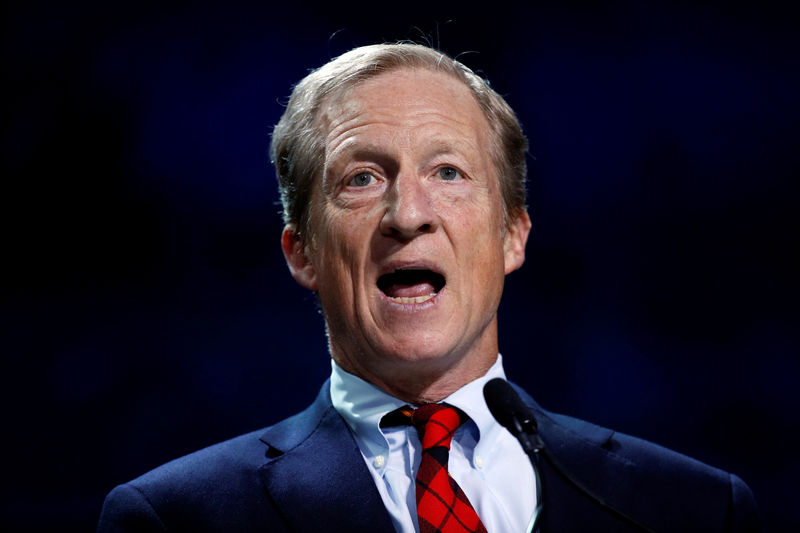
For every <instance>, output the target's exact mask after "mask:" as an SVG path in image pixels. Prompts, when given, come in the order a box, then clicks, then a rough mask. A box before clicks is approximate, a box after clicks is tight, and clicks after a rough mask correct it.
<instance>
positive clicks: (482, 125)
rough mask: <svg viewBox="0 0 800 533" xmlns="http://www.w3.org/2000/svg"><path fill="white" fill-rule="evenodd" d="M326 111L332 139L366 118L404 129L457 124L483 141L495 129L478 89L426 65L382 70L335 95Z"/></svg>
mask: <svg viewBox="0 0 800 533" xmlns="http://www.w3.org/2000/svg"><path fill="white" fill-rule="evenodd" d="M322 111H323V112H322V121H323V125H324V128H325V130H326V133H327V135H328V139H329V140H330V139H331V138H335V137H336V136H337V135H338V134H339V133H341V132H342V130H346V129H351V128H357V127H358V126H359V125H360V123H361V122H362V121H364V120H365V119H366V120H369V119H376V120H378V121H380V122H381V123H383V124H386V125H389V126H391V125H396V126H403V127H413V126H414V125H415V124H419V125H423V124H430V123H432V122H433V123H441V124H442V125H444V124H446V123H451V124H453V125H455V126H456V127H457V128H458V129H459V130H461V132H462V133H467V132H468V133H471V134H474V136H475V137H476V139H475V140H477V141H480V142H483V141H484V137H485V134H486V132H487V131H488V130H489V124H488V122H487V120H486V117H485V116H484V114H483V112H482V111H481V108H480V106H479V105H478V102H477V101H476V99H475V97H474V96H473V94H472V91H471V90H470V89H469V88H468V87H467V86H466V85H465V84H464V83H463V82H462V81H461V80H458V79H456V78H455V77H453V76H451V75H449V74H446V73H443V72H437V71H432V70H428V69H423V68H415V69H412V68H401V69H397V70H392V71H389V72H385V73H382V74H378V75H377V76H374V77H372V78H369V79H367V80H364V81H362V82H360V83H358V84H356V85H355V86H353V87H350V88H348V89H346V90H344V91H342V92H341V93H339V94H337V95H334V96H333V97H332V98H331V99H330V101H329V102H327V103H326V105H325V106H324V107H323V110H322Z"/></svg>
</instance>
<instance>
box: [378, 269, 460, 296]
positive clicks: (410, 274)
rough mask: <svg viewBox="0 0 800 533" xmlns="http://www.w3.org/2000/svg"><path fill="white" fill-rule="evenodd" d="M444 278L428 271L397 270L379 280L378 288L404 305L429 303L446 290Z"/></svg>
mask: <svg viewBox="0 0 800 533" xmlns="http://www.w3.org/2000/svg"><path fill="white" fill-rule="evenodd" d="M444 285H445V279H444V276H442V275H441V274H439V273H438V272H434V271H433V270H427V269H397V270H395V271H394V272H389V273H388V274H384V275H382V276H381V277H379V278H378V288H379V289H380V290H381V292H383V293H384V294H385V295H386V296H388V297H389V298H391V299H392V300H393V301H395V302H397V303H402V304H419V303H422V302H427V301H428V300H430V299H431V298H433V297H434V296H436V293H438V292H439V291H440V290H442V288H444Z"/></svg>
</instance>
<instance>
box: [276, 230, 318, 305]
mask: <svg viewBox="0 0 800 533" xmlns="http://www.w3.org/2000/svg"><path fill="white" fill-rule="evenodd" d="M281 248H282V249H283V256H284V257H285V258H286V264H287V265H288V267H289V272H290V273H291V274H292V277H293V278H294V280H295V281H296V282H297V283H299V284H300V285H302V286H303V287H305V288H306V289H308V290H311V291H316V290H317V272H316V270H314V265H313V263H312V262H311V259H310V258H309V257H308V254H307V253H306V245H305V243H304V242H303V239H302V238H301V237H300V236H299V235H298V234H297V231H296V230H295V226H294V224H287V225H286V226H285V227H284V228H283V233H282V234H281Z"/></svg>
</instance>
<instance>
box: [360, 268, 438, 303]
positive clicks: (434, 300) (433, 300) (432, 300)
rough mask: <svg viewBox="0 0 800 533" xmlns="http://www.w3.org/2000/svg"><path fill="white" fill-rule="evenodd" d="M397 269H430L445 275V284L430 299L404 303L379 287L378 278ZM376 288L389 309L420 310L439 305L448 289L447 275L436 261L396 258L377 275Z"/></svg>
mask: <svg viewBox="0 0 800 533" xmlns="http://www.w3.org/2000/svg"><path fill="white" fill-rule="evenodd" d="M396 270H430V271H431V272H435V273H436V274H439V275H440V276H442V277H444V279H445V285H444V286H443V287H442V288H441V289H440V290H439V291H438V292H436V294H435V295H434V296H433V297H432V298H430V299H429V300H425V301H424V302H419V303H402V302H398V301H396V300H394V299H393V298H391V297H390V296H388V295H387V294H386V293H384V292H383V291H382V290H380V289H378V279H379V278H380V277H381V276H383V275H384V274H391V273H392V272H394V271H396ZM375 288H376V291H377V293H378V297H379V298H380V300H381V302H382V303H383V304H385V305H386V306H388V307H389V309H391V310H394V311H399V312H420V311H425V310H428V309H431V308H433V307H436V306H438V304H439V302H440V300H441V299H442V297H443V295H444V294H445V292H446V291H447V276H445V275H444V273H443V272H442V269H441V268H440V267H439V265H437V264H436V263H433V262H430V261H425V260H410V261H404V260H395V261H390V262H388V263H386V264H385V265H383V266H382V267H381V269H380V270H379V271H378V275H377V276H376V277H375Z"/></svg>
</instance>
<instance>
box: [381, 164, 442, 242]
mask: <svg viewBox="0 0 800 533" xmlns="http://www.w3.org/2000/svg"><path fill="white" fill-rule="evenodd" d="M386 201H387V206H386V212H385V213H384V214H383V218H381V223H380V230H381V233H382V234H383V235H386V236H388V237H393V238H395V239H398V240H401V241H410V240H411V239H413V238H415V237H417V236H419V235H423V234H425V233H433V232H434V231H436V229H437V228H438V227H439V222H440V221H439V216H438V214H437V213H436V210H435V209H434V208H433V205H432V204H431V198H430V191H429V190H428V188H426V184H425V183H424V182H423V181H421V180H420V179H419V178H417V177H416V176H398V177H397V178H396V179H395V181H394V183H393V184H392V187H391V188H390V189H389V191H388V192H387V200H386Z"/></svg>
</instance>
